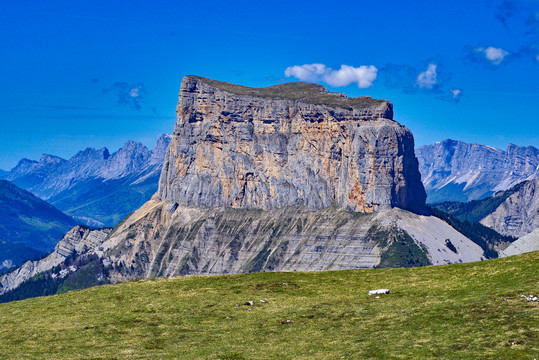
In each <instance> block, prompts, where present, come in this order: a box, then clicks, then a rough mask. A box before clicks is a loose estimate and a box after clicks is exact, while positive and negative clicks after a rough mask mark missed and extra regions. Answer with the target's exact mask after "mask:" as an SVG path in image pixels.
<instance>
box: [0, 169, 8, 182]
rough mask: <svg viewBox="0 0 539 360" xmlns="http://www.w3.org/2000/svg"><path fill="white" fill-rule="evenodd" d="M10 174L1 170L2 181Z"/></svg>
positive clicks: (0, 177) (0, 178)
mask: <svg viewBox="0 0 539 360" xmlns="http://www.w3.org/2000/svg"><path fill="white" fill-rule="evenodd" d="M7 174H8V172H7V171H5V170H2V169H0V180H3V179H5V178H6V177H7Z"/></svg>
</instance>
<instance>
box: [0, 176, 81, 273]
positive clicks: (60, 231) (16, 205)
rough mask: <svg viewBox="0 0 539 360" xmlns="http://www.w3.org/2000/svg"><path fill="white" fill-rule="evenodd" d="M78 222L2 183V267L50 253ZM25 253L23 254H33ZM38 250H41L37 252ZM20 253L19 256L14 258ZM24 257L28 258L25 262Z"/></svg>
mask: <svg viewBox="0 0 539 360" xmlns="http://www.w3.org/2000/svg"><path fill="white" fill-rule="evenodd" d="M76 224H77V223H76V221H75V220H73V219H72V218H71V217H69V216H67V215H65V214H64V213H62V212H61V211H59V210H58V209H56V208H54V207H53V206H52V205H50V204H48V203H46V202H45V201H43V200H41V199H39V198H38V197H36V196H34V195H33V194H31V193H29V192H28V191H25V190H23V189H20V188H19V187H17V186H15V185H13V184H11V183H9V182H8V181H5V180H0V240H1V241H0V249H3V251H0V264H1V263H3V262H4V261H5V260H12V261H13V265H17V264H18V263H20V262H21V261H22V260H26V259H28V258H33V257H36V256H39V255H41V254H42V252H50V251H51V250H52V249H54V246H55V245H56V243H57V242H58V241H59V240H60V239H61V238H62V237H63V236H64V234H65V233H66V231H68V230H69V229H71V228H72V227H73V226H75V225H76ZM28 248H31V249H35V250H33V251H31V253H30V254H21V253H20V251H30V250H28ZM36 250H38V251H36ZM15 253H16V255H14V254H15ZM23 258H24V259H23Z"/></svg>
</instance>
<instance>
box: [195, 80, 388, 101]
mask: <svg viewBox="0 0 539 360" xmlns="http://www.w3.org/2000/svg"><path fill="white" fill-rule="evenodd" d="M189 77H190V78H195V79H198V80H201V81H203V82H205V83H206V84H208V85H210V86H213V87H216V88H218V89H221V90H224V91H227V92H230V93H233V94H237V95H246V96H256V97H261V98H267V99H290V100H301V102H304V103H308V104H318V105H326V106H330V107H340V108H344V109H351V108H365V107H369V106H379V105H381V104H382V103H389V102H388V101H387V100H377V99H373V98H371V97H369V96H360V97H355V98H348V97H346V96H345V95H344V94H337V93H331V92H328V91H327V90H326V88H325V87H323V86H322V85H317V84H311V83H306V82H293V83H287V84H281V85H273V86H268V87H265V88H250V87H246V86H241V85H235V84H232V83H228V82H224V81H217V80H211V79H207V78H203V77H200V76H189Z"/></svg>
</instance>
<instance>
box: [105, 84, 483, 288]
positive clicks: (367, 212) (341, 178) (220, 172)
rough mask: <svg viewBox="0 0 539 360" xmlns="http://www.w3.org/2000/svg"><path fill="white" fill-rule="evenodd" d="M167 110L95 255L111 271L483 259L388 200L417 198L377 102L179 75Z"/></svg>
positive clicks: (136, 273)
mask: <svg viewBox="0 0 539 360" xmlns="http://www.w3.org/2000/svg"><path fill="white" fill-rule="evenodd" d="M177 113H178V122H177V123H176V127H175V129H174V135H173V138H172V141H171V143H170V146H169V147H168V150H167V154H166V156H165V162H164V165H163V172H162V174H161V179H160V182H159V191H158V193H157V194H156V196H154V198H153V199H152V200H150V201H149V202H147V203H146V204H145V205H144V206H142V207H141V208H140V209H139V210H137V211H136V212H134V213H133V214H132V215H130V216H129V217H127V218H126V219H125V220H124V221H122V223H121V224H120V225H119V226H118V227H117V228H116V229H115V230H114V231H113V232H112V233H111V234H110V235H109V237H108V238H107V240H106V241H105V243H104V244H103V245H102V249H103V251H102V252H100V253H99V254H98V255H99V256H101V257H103V258H105V259H106V260H107V264H109V266H110V267H111V269H110V270H109V276H110V279H111V281H118V280H125V279H130V278H136V277H140V276H173V275H178V274H181V275H183V274H217V273H230V272H249V271H279V270H327V269H346V268H361V267H374V266H390V265H393V266H411V265H416V266H417V265H426V264H431V263H432V264H441V263H447V262H461V261H472V259H473V260H480V259H481V258H484V257H483V256H484V254H483V249H481V248H480V247H479V246H478V245H476V244H475V243H473V242H472V241H470V240H469V239H468V238H466V237H465V236H463V235H462V234H460V233H458V232H457V231H455V230H454V229H452V228H451V227H450V226H449V225H448V224H447V223H445V222H443V221H441V220H439V219H437V218H435V217H429V216H422V215H417V214H413V213H410V212H404V211H403V210H396V209H394V208H395V207H401V208H404V209H410V210H414V211H418V212H422V211H424V202H425V192H424V190H423V188H422V185H421V182H420V178H419V172H418V170H417V162H416V159H415V157H414V154H413V136H412V134H411V133H410V131H409V130H408V129H406V128H405V127H404V126H402V125H400V124H398V123H397V122H395V121H393V120H391V117H392V115H393V111H392V106H391V104H390V103H389V102H387V101H379V100H373V99H371V98H352V99H349V98H347V97H345V96H343V95H340V94H332V93H328V92H327V91H326V90H325V89H324V88H323V87H320V86H318V85H313V84H305V83H293V84H284V85H278V86H272V87H269V88H263V89H251V88H245V87H240V86H236V85H232V84H229V83H222V82H216V81H213V80H208V79H204V78H199V77H186V78H184V80H183V81H182V86H181V90H180V95H179V103H178V108H177ZM392 209H393V210H392ZM403 219H405V220H403ZM406 223H409V224H410V225H406ZM405 229H406V230H405ZM427 229H428V230H427ZM446 240H447V241H446ZM450 243H451V244H454V245H455V247H456V249H455V251H452V250H450V248H449V247H448V244H450ZM399 244H400V245H399ZM402 244H406V245H405V246H401V245H402ZM403 249H405V250H404V252H402V250H403Z"/></svg>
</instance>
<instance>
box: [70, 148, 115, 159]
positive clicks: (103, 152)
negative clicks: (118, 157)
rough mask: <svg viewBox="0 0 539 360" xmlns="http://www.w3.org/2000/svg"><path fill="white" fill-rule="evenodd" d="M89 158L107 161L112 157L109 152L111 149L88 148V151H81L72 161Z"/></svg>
mask: <svg viewBox="0 0 539 360" xmlns="http://www.w3.org/2000/svg"><path fill="white" fill-rule="evenodd" d="M87 157H97V158H102V159H103V160H107V159H108V158H109V157H110V152H109V149H107V148H106V147H103V148H101V149H95V148H91V147H87V148H86V149H84V150H81V151H79V152H78V153H76V154H75V155H74V156H73V157H72V159H77V158H87Z"/></svg>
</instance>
